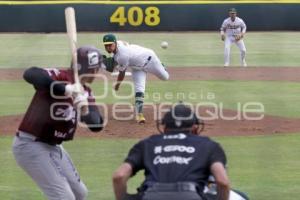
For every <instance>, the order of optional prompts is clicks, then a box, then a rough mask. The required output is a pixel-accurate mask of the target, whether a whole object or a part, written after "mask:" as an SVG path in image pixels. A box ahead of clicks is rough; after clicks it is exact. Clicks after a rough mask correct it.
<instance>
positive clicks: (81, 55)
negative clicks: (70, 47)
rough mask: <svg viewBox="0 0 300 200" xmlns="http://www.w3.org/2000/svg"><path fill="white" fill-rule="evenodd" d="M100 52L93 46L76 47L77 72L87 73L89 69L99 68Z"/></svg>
mask: <svg viewBox="0 0 300 200" xmlns="http://www.w3.org/2000/svg"><path fill="white" fill-rule="evenodd" d="M102 60H103V58H102V54H101V53H100V51H99V50H98V49H97V48H96V47H94V46H82V47H80V48H78V49H77V68H78V74H79V75H81V74H87V73H88V72H89V69H95V68H100V67H101V63H102Z"/></svg>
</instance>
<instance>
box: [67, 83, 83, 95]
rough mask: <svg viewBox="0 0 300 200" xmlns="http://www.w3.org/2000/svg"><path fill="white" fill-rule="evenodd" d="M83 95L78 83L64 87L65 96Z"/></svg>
mask: <svg viewBox="0 0 300 200" xmlns="http://www.w3.org/2000/svg"><path fill="white" fill-rule="evenodd" d="M81 93H84V88H83V87H82V85H81V84H80V83H74V84H67V85H66V87H65V96H67V97H71V96H76V95H77V94H81Z"/></svg>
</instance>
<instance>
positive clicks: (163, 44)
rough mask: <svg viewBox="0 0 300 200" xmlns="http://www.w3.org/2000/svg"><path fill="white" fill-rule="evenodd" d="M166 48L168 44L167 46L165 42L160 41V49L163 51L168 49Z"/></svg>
mask: <svg viewBox="0 0 300 200" xmlns="http://www.w3.org/2000/svg"><path fill="white" fill-rule="evenodd" d="M168 46H169V44H168V42H167V41H162V42H161V43H160V47H161V48H163V49H166V48H168Z"/></svg>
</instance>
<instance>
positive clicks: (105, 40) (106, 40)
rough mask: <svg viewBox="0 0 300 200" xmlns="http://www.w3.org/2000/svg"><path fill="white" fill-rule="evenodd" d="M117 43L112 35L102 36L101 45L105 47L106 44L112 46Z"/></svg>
mask: <svg viewBox="0 0 300 200" xmlns="http://www.w3.org/2000/svg"><path fill="white" fill-rule="evenodd" d="M115 42H117V38H116V36H115V35H114V34H106V35H104V36H103V44H104V45H107V44H112V43H115Z"/></svg>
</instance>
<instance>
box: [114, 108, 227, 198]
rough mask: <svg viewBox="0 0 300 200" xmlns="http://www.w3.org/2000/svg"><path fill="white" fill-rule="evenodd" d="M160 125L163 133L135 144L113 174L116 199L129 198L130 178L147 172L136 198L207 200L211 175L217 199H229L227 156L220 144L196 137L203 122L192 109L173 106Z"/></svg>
mask: <svg viewBox="0 0 300 200" xmlns="http://www.w3.org/2000/svg"><path fill="white" fill-rule="evenodd" d="M161 124H162V125H163V126H164V131H163V132H164V133H163V134H159V135H152V136H150V137H148V138H146V139H144V140H141V141H140V142H138V143H137V144H135V145H134V146H133V148H132V149H131V150H130V152H129V154H128V156H127V158H126V159H125V161H124V163H123V164H122V165H121V166H120V167H119V168H118V169H117V170H116V171H115V173H114V174H113V187H114V192H115V196H116V199H117V200H124V199H129V198H128V197H129V196H128V197H127V196H126V193H127V181H128V179H129V178H130V177H132V176H134V175H135V174H136V173H137V172H138V171H139V170H145V181H144V182H143V184H142V186H141V187H140V189H139V195H140V197H139V198H138V196H139V195H137V196H136V198H135V199H142V200H205V199H204V197H203V194H202V191H203V187H204V185H205V183H206V182H207V180H208V177H209V175H210V174H212V175H213V176H214V177H215V179H216V183H217V190H218V199H219V200H228V198H229V190H230V186H229V179H228V177H227V174H226V170H225V167H224V166H225V164H226V156H225V153H224V151H223V149H222V147H221V146H220V145H219V144H218V143H216V142H214V141H212V140H211V139H209V138H207V137H203V136H198V135H197V133H198V131H199V125H200V123H199V120H198V119H197V116H196V115H195V114H194V113H193V112H192V110H191V108H190V107H188V106H186V105H184V104H182V103H179V104H176V105H174V106H173V107H172V108H171V109H170V111H169V112H167V113H166V114H165V115H164V117H163V119H162V122H161ZM131 199H134V198H131Z"/></svg>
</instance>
